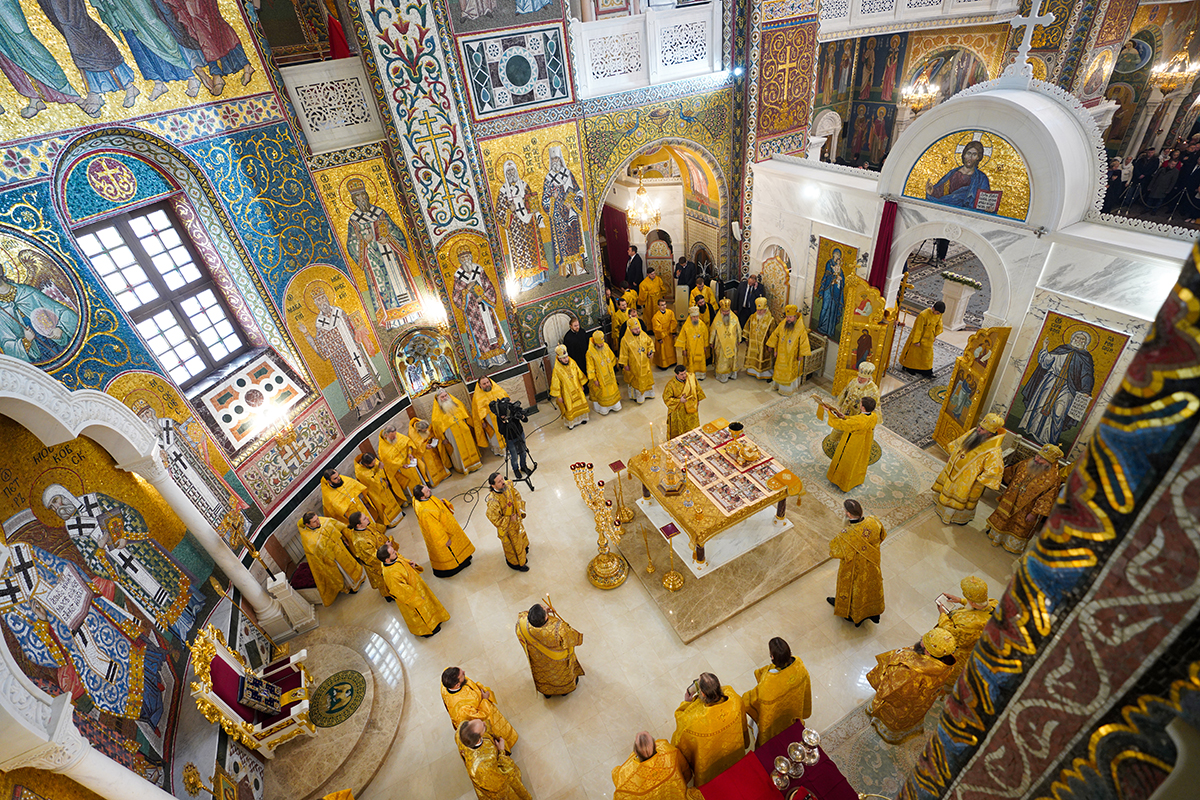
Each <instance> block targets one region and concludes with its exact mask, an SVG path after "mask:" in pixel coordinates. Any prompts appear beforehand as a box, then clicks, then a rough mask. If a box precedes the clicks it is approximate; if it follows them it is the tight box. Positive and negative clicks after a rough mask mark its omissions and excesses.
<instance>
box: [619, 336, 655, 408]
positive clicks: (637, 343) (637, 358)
mask: <svg viewBox="0 0 1200 800" xmlns="http://www.w3.org/2000/svg"><path fill="white" fill-rule="evenodd" d="M653 356H654V340H653V339H652V338H650V336H649V335H648V334H647V333H646V332H645V331H643V330H642V321H641V320H639V319H638V318H637V317H632V318H630V320H629V324H628V325H627V326H626V328H625V336H624V337H622V338H621V357H620V358H619V359H618V360H617V363H618V364H620V365H621V369H622V370H624V375H625V383H626V384H627V385H628V386H629V396H630V397H632V398H633V400H634V402H635V403H637V404H638V405H639V406H640V405H641V404H642V403H644V402H646V399H647V398H650V397H654V374H653V373H652V372H651V371H650V359H651V358H652V357H653Z"/></svg>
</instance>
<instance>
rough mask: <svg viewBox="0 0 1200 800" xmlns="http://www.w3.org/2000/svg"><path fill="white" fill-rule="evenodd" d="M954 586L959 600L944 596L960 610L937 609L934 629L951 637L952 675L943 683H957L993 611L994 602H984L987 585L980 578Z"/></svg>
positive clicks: (968, 579) (972, 577)
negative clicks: (958, 594) (954, 662)
mask: <svg viewBox="0 0 1200 800" xmlns="http://www.w3.org/2000/svg"><path fill="white" fill-rule="evenodd" d="M958 585H959V588H960V589H961V591H962V597H955V596H954V595H952V594H948V595H946V599H948V600H950V601H951V602H953V603H958V604H959V605H961V606H962V608H956V609H953V610H948V609H944V608H939V609H938V611H939V616H938V624H937V627H938V628H940V629H941V630H944V631H945V632H946V633H948V634H950V635H951V636H953V637H954V650H955V652H954V657H955V659H957V663H956V664H955V665H954V669H953V671H952V672H951V673H950V674H949V675H948V676H947V677H946V682H947V683H952V682H954V681H955V680H957V679H958V676H959V675H961V674H962V671H963V670H964V669H966V667H967V661H968V660H969V659H970V658H971V651H972V650H974V649H975V643H976V642H978V641H979V637H980V635H982V634H983V628H984V626H985V625H987V622H988V620H989V619H991V618H992V611H993V610H995V608H996V601H995V600H991V599H989V598H988V586H987V581H985V580H984V579H983V578H978V577H976V576H974V575H968V576H967V577H965V578H963V579H962V581H960V582H959V584H958Z"/></svg>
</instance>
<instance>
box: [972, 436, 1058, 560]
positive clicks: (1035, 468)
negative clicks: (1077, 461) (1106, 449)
mask: <svg viewBox="0 0 1200 800" xmlns="http://www.w3.org/2000/svg"><path fill="white" fill-rule="evenodd" d="M1062 454H1063V453H1062V450H1060V449H1059V447H1058V445H1053V444H1048V445H1045V446H1044V447H1042V449H1041V451H1040V452H1039V453H1038V454H1037V455H1035V456H1034V457H1033V458H1029V459H1026V460H1024V461H1021V462H1018V463H1016V464H1013V465H1012V466H1011V467H1005V469H1004V477H1003V479H1002V483H1003V484H1004V486H1005V487H1006V488H1005V489H1004V492H1003V493H1002V494H1001V495H1000V502H999V503H997V504H996V510H995V511H994V512H993V513H992V515H991V516H990V517H988V521H987V529H986V532H987V535H988V536H989V537H990V538H991V540H992V544H994V545H1000V546H1002V547H1003V548H1004V549H1005V550H1007V551H1008V552H1010V553H1018V554H1019V553H1022V552H1024V550H1025V546H1026V545H1027V544H1029V537H1031V536H1033V532H1034V531H1036V530H1037V529H1038V526H1040V525H1041V524H1042V520H1043V519H1045V518H1046V517H1048V516H1050V512H1051V510H1053V508H1054V500H1055V498H1057V497H1058V490H1059V487H1061V486H1062V478H1061V477H1060V476H1059V474H1058V460H1059V459H1060V458H1062Z"/></svg>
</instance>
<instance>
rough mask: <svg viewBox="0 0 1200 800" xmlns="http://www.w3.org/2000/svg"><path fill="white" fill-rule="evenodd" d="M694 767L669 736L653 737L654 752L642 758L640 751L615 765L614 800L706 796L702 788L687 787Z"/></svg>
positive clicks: (698, 798)
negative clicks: (671, 741) (662, 737)
mask: <svg viewBox="0 0 1200 800" xmlns="http://www.w3.org/2000/svg"><path fill="white" fill-rule="evenodd" d="M691 777H692V768H691V767H690V766H688V763H687V759H686V758H684V757H683V753H681V752H679V748H677V747H675V746H674V745H672V744H671V743H670V742H668V741H667V740H666V739H655V740H654V755H652V756H650V757H649V758H647V759H646V760H645V761H642V760H640V759H639V758H638V754H637V753H630V754H629V758H627V759H625V763H624V764H622V765H621V766H619V767H613V771H612V779H613V787H614V791H613V800H703V798H704V795H702V794H701V793H700V790H699V789H689V788H687V782H688V781H689V780H690V779H691Z"/></svg>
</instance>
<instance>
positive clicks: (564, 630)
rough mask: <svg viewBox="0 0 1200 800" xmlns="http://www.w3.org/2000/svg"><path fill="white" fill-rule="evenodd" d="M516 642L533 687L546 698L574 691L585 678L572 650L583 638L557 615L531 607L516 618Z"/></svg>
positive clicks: (537, 605)
mask: <svg viewBox="0 0 1200 800" xmlns="http://www.w3.org/2000/svg"><path fill="white" fill-rule="evenodd" d="M517 641H519V642H520V643H521V648H522V649H523V650H524V651H525V657H526V658H528V659H529V671H530V672H531V673H533V685H534V688H536V689H537V690H538V691H539V692H541V693H542V695H543V696H545V697H557V696H558V695H563V694H570V693H571V692H573V691H575V685H576V684H577V683H578V682H579V678H580V676H582V675H583V674H584V672H583V667H581V666H579V659H577V658H575V648H576V647H578V646H579V645H581V644H583V634H582V633H580V632H579V631H577V630H575V629H574V628H572V627H571V626H570V625H568V624H567V623H566V622H565V621H564V620H563V619H562V618H561V617H560V616H558V614H556V613H554V612H553V611H547V610H546V607H545V606H543V605H541V604H540V603H534V604H533V605H532V606H530V607H529V610H528V611H522V612H521V613H520V614H518V615H517Z"/></svg>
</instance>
